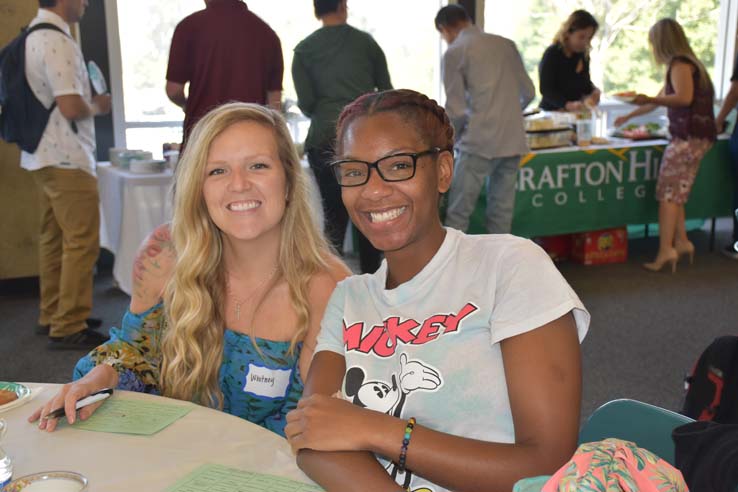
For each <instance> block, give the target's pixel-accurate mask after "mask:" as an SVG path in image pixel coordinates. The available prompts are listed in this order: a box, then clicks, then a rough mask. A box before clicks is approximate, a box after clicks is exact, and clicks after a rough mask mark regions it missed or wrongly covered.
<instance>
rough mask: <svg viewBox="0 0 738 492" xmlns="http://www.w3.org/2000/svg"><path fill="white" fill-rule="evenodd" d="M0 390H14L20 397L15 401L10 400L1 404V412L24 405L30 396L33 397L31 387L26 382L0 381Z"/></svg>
mask: <svg viewBox="0 0 738 492" xmlns="http://www.w3.org/2000/svg"><path fill="white" fill-rule="evenodd" d="M0 390H5V391H13V392H15V395H16V396H17V397H18V398H17V399H15V400H13V401H10V402H8V403H6V404H4V405H0V412H4V411H6V410H10V409H11V408H15V407H17V406H20V405H23V404H24V403H26V401H27V400H28V399H29V398H31V389H30V388H29V387H28V386H26V385H25V384H20V383H9V382H7V381H0Z"/></svg>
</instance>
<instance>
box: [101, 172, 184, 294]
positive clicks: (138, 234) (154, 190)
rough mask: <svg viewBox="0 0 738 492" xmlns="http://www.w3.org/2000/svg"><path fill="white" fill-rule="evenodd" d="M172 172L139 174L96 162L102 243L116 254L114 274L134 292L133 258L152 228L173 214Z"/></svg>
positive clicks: (122, 288) (117, 280) (124, 286)
mask: <svg viewBox="0 0 738 492" xmlns="http://www.w3.org/2000/svg"><path fill="white" fill-rule="evenodd" d="M171 184H172V172H171V171H170V170H167V171H165V172H163V173H156V174H136V173H131V172H128V171H124V170H122V169H120V168H118V167H114V166H111V165H110V163H108V162H99V163H98V164H97V186H98V188H99V190H100V246H101V247H103V248H105V249H108V250H110V251H111V252H112V253H113V254H114V255H115V264H114V266H113V277H114V278H115V280H116V282H118V286H119V287H120V289H121V290H122V291H123V292H125V293H126V294H128V295H130V294H131V275H132V272H133V262H134V260H135V259H136V252H137V251H138V248H139V246H140V245H141V243H142V242H143V240H144V239H146V236H148V235H149V234H150V233H151V231H153V230H154V229H155V228H156V227H157V226H159V225H161V224H164V223H165V222H168V221H170V220H171V218H172V200H171V194H170V188H171Z"/></svg>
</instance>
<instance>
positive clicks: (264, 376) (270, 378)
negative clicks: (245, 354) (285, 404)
mask: <svg viewBox="0 0 738 492" xmlns="http://www.w3.org/2000/svg"><path fill="white" fill-rule="evenodd" d="M291 375H292V369H269V368H268V367H262V366H257V365H254V364H249V372H247V373H246V385H245V386H244V387H243V390H244V391H245V392H246V393H251V394H253V395H256V396H265V397H267V398H281V397H284V396H286V395H287V387H288V386H289V384H290V376H291Z"/></svg>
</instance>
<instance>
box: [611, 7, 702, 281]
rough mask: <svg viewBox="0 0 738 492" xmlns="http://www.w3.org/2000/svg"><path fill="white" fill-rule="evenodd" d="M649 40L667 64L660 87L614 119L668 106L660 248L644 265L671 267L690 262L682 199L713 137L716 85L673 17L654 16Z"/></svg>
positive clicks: (658, 190) (659, 60)
mask: <svg viewBox="0 0 738 492" xmlns="http://www.w3.org/2000/svg"><path fill="white" fill-rule="evenodd" d="M648 42H649V44H650V46H651V51H652V53H653V57H654V59H655V60H656V62H657V63H659V64H661V65H665V66H666V81H665V84H664V88H663V89H661V92H659V94H658V95H657V96H654V97H650V96H646V95H644V94H638V95H637V96H636V97H635V99H634V100H633V104H637V105H639V106H640V107H639V108H637V109H635V110H633V111H631V112H630V113H628V114H627V115H624V116H621V117H619V118H617V119H616V120H615V125H616V126H620V125H622V124H624V123H625V122H627V121H628V120H629V119H631V118H633V117H635V116H640V115H642V114H646V113H649V112H651V111H653V110H654V109H656V107H657V106H666V108H667V115H668V117H669V134H670V135H671V142H669V145H668V146H667V147H666V149H665V150H664V156H663V158H662V159H661V169H660V170H659V177H658V181H657V183H656V199H657V200H658V201H659V251H658V253H657V254H656V258H655V259H654V261H652V262H649V263H644V265H643V266H644V267H645V268H646V269H648V270H651V271H659V270H661V269H662V268H663V267H664V266H666V265H670V266H671V271H672V273H673V272H675V271H676V264H677V261H678V260H679V258H680V257H681V256H687V257H689V261H690V263H691V262H692V261H693V259H694V244H692V243H691V242H690V240H689V238H688V237H687V228H686V225H685V216H684V204H685V203H687V199H688V198H689V192H690V191H691V190H692V185H693V184H694V180H695V178H696V177H697V171H698V170H699V168H700V162H701V161H702V158H703V157H704V156H705V154H706V153H707V151H708V150H710V147H712V144H713V143H714V142H715V140H716V138H717V132H716V131H715V116H714V112H713V111H714V110H713V101H714V99H715V90H714V89H713V86H712V81H711V80H710V76H709V75H708V73H707V70H706V69H705V66H704V65H703V64H702V62H701V61H700V60H699V59H698V58H697V56H695V54H694V52H693V51H692V48H691V47H690V46H689V41H688V40H687V36H686V35H685V34H684V30H683V29H682V26H681V25H679V23H678V22H677V21H675V20H674V19H661V20H659V21H658V22H656V23H655V24H654V25H653V26H652V27H651V29H650V30H649V32H648Z"/></svg>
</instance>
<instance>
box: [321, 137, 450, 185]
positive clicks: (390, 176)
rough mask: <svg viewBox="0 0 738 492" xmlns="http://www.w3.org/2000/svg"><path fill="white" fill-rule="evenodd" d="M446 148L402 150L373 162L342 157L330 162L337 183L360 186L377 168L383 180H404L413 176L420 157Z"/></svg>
mask: <svg viewBox="0 0 738 492" xmlns="http://www.w3.org/2000/svg"><path fill="white" fill-rule="evenodd" d="M444 150H448V149H441V148H439V147H433V148H432V149H428V150H424V151H422V152H403V153H400V154H393V155H388V156H387V157H382V158H381V159H379V160H377V161H374V162H367V161H358V160H355V159H342V160H340V161H335V162H332V163H331V164H330V166H331V168H332V169H333V174H335V176H336V180H337V181H338V184H339V185H341V186H344V187H349V186H361V185H363V184H366V183H367V182H368V181H369V172H370V170H371V169H372V168H374V169H376V170H377V174H379V177H380V178H382V179H383V180H385V181H406V180H408V179H411V178H412V177H413V176H415V166H416V164H417V162H418V159H419V158H420V157H423V156H424V155H430V154H438V153H440V152H443V151H444Z"/></svg>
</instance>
